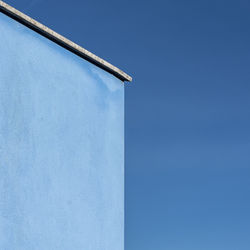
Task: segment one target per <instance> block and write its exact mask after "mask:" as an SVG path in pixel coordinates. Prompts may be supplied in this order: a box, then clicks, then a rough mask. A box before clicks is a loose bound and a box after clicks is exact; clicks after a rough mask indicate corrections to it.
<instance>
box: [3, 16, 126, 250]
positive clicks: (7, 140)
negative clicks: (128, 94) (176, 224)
mask: <svg viewBox="0 0 250 250" xmlns="http://www.w3.org/2000/svg"><path fill="white" fill-rule="evenodd" d="M123 193H124V86H123V83H122V82H121V81H120V80H118V79H117V78H115V77H114V76H112V75H110V74H109V73H107V72H105V71H103V70H102V69H99V68H97V67H96V66H94V65H92V64H90V63H89V62H87V61H85V60H83V59H81V58H79V57H77V56H76V55H74V54H72V53H70V52H69V51H67V50H65V49H63V48H61V47H59V46H58V45H56V44H54V43H53V42H51V41H49V40H47V39H46V38H44V37H42V36H40V35H38V34H36V33H35V32H33V31H31V30H29V29H28V28H27V27H24V26H23V25H21V24H19V23H17V22H16V21H14V20H12V19H11V18H9V17H7V16H5V15H4V14H2V13H0V249H3V250H56V249H60V250H69V249H72V250H122V249H123V243H124V239H123V231H124V220H123V217H124V194H123Z"/></svg>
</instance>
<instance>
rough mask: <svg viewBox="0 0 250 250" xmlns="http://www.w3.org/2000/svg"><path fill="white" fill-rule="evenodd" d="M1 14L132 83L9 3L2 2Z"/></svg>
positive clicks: (130, 78) (102, 61) (117, 70)
mask: <svg viewBox="0 0 250 250" xmlns="http://www.w3.org/2000/svg"><path fill="white" fill-rule="evenodd" d="M0 12H3V13H5V14H6V15H8V16H10V17H11V18H13V19H15V20H16V21H18V22H20V23H22V24H24V25H25V26H27V27H29V28H31V29H32V30H34V31H36V32H37V33H39V34H41V35H43V36H45V37H46V38H48V39H50V40H52V41H53V42H55V43H57V44H58V45H60V46H62V47H63V48H65V49H67V50H69V51H71V52H73V53H74V54H76V55H78V56H80V57H82V58H84V59H86V60H87V61H89V62H91V63H93V64H95V65H96V66H98V67H100V68H102V69H104V70H106V71H108V72H109V73H111V74H113V75H114V76H116V77H117V78H119V79H120V80H122V81H128V82H131V81H132V77H131V76H129V75H127V74H126V73H125V72H123V71H122V70H120V69H118V68H117V67H115V66H113V65H112V64H110V63H109V62H107V61H105V60H103V59H102V58H100V57H98V56H96V55H95V54H93V53H91V52H89V51H88V50H86V49H84V48H82V47H81V46H79V45H77V44H76V43H74V42H72V41H70V40H69V39H67V38H65V37H64V36H62V35H60V34H58V33H56V32H55V31H53V30H52V29H50V28H48V27H46V26H45V25H43V24H41V23H39V22H37V21H36V20H34V19H33V18H31V17H29V16H27V15H25V14H24V13H22V12H20V11H18V10H17V9H15V8H13V7H11V6H10V5H8V4H7V3H5V2H3V1H1V0H0Z"/></svg>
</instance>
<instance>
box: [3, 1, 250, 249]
mask: <svg viewBox="0 0 250 250" xmlns="http://www.w3.org/2000/svg"><path fill="white" fill-rule="evenodd" d="M6 1H7V3H9V4H11V5H13V6H14V7H16V8H18V9H19V10H21V11H23V12H25V13H27V14H28V15H30V16H32V17H33V18H35V19H37V20H38V21H40V22H42V23H44V24H45V25H47V26H49V27H51V28H52V29H54V30H56V31H57V32H59V33H61V34H62V35H64V36H66V37H68V38H69V39H71V40H73V41H75V42H76V43H78V44H80V45H82V46H83V47H84V48H86V49H88V50H90V51H91V52H93V53H96V54H97V55H99V56H101V57H103V58H105V59H106V60H108V61H109V62H111V63H113V64H114V65H116V66H118V67H120V68H121V69H123V70H124V71H126V72H127V73H129V74H131V75H132V76H133V77H134V81H133V83H132V84H128V85H127V87H126V250H166V249H169V250H249V247H250V237H249V235H250V212H249V211H250V197H249V196H250V195H249V193H250V70H249V65H250V30H249V27H250V15H249V13H250V2H249V1H247V0H238V1H236V0H235V1H231V0H227V1H226V0H225V1H224V0H209V1H195V0H190V1H184V0H165V1H163V0H155V1H147V0H145V1H138V0H133V1H132V0H129V1H117V0H116V1H114V0H113V1H110V0H107V1H97V0H91V1H90V0H87V1H80V0H71V1H70V4H69V1H66V0H61V1H58V0H18V1H17V0H6Z"/></svg>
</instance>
